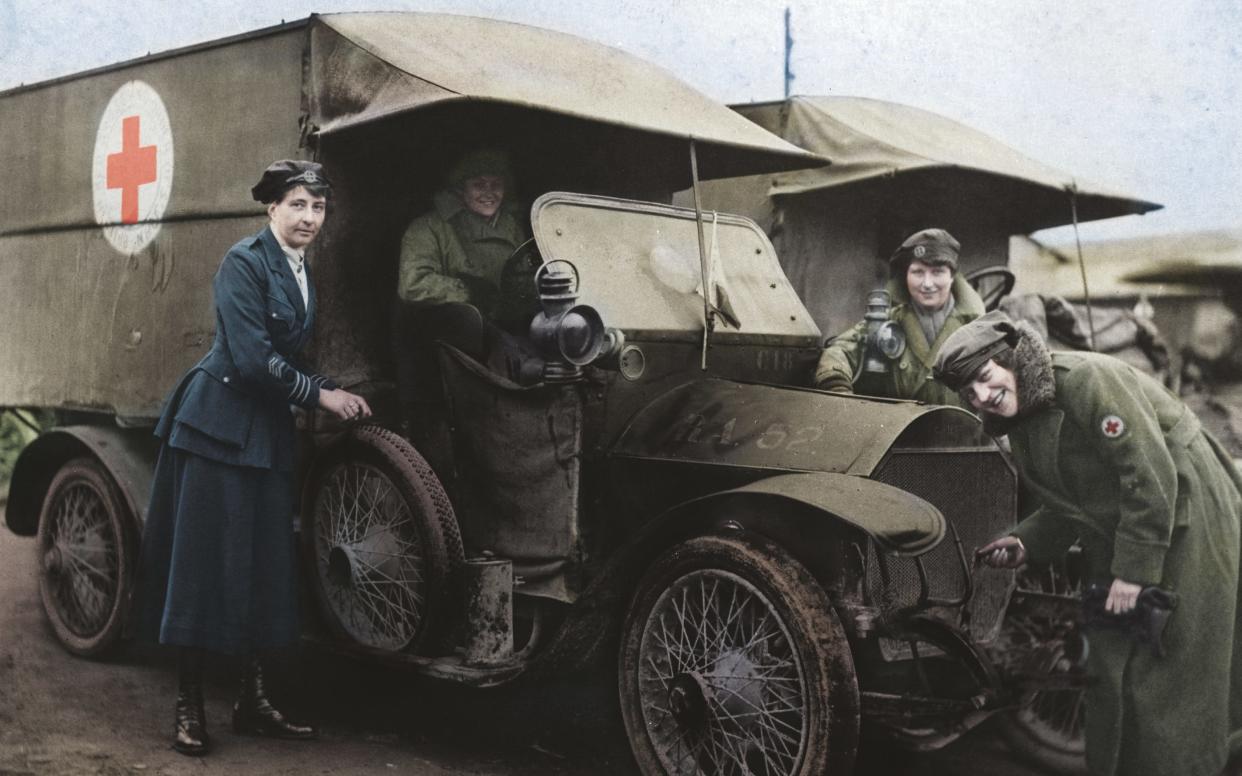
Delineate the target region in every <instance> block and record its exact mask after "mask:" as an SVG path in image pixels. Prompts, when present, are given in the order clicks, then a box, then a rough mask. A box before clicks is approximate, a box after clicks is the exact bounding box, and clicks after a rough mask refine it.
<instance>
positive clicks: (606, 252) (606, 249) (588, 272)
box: [532, 193, 820, 342]
mask: <svg viewBox="0 0 1242 776" xmlns="http://www.w3.org/2000/svg"><path fill="white" fill-rule="evenodd" d="M703 220H704V224H703V237H704V243H705V246H706V249H707V251H708V258H709V261H708V265H709V271H708V278H707V286H708V288H709V289H710V291H709V293H708V299H709V301H710V302H711V304H712V307H713V308H714V310H715V317H716V326H715V330H716V332H717V334H718V335H719V337H720V338H721V339H722V340H725V341H727V340H729V339H732V338H735V337H736V336H738V335H764V336H766V337H775V338H780V339H785V338H793V339H798V340H802V339H806V340H807V341H815V342H818V341H819V339H820V333H819V329H818V328H817V327H816V326H815V323H814V322H813V321H812V320H811V316H810V314H809V313H807V311H806V308H805V307H803V305H802V302H801V301H800V300H799V299H798V296H797V294H796V293H795V292H794V290H793V288H792V287H791V286H790V285H789V281H788V279H786V277H785V274H784V272H783V271H782V270H781V267H780V264H779V263H778V262H777V260H776V255H775V252H774V251H773V249H772V244H771V243H770V242H769V241H768V239H767V236H766V235H764V234H763V232H762V231H761V230H760V229H759V227H758V226H756V225H755V223H754V222H753V221H750V220H749V219H745V218H741V217H739V216H733V215H725V214H716V213H713V212H707V213H705V214H704V219H703ZM532 223H533V225H534V232H535V238H536V240H537V241H538V243H539V249H540V251H541V252H542V254H543V257H544V259H545V260H546V261H552V260H556V259H562V260H566V261H570V262H572V263H573V264H574V266H575V267H577V269H578V273H579V275H580V278H581V289H580V300H579V301H581V302H582V303H584V304H589V305H592V306H594V307H595V308H596V309H597V310H599V312H600V314H601V315H602V316H603V318H604V321H605V322H606V323H607V324H608V325H609V326H615V327H617V328H620V329H623V330H625V331H626V332H627V333H629V334H630V335H631V336H635V335H637V336H650V337H659V338H671V339H683V338H690V337H698V336H701V332H702V330H703V277H702V275H703V273H702V270H701V266H700V259H699V246H698V228H697V225H696V224H695V217H694V211H693V210H689V209H686V208H678V207H672V206H668V205H655V204H651V203H640V202H630V201H625V200H617V199H610V198H606V197H593V196H586V195H579V194H561V193H552V194H547V195H544V196H543V197H540V198H539V200H537V201H536V202H535V205H534V207H533V208H532Z"/></svg>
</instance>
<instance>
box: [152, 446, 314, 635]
mask: <svg viewBox="0 0 1242 776" xmlns="http://www.w3.org/2000/svg"><path fill="white" fill-rule="evenodd" d="M296 557H297V555H296V552H295V549H294V538H293V493H292V488H291V478H290V474H289V472H282V471H276V470H272V469H263V468H255V467H248V466H235V465H230V464H224V463H220V462H218V461H212V460H210V459H207V458H204V457H202V456H199V455H195V454H194V453H190V452H187V451H185V450H181V449H178V448H176V447H172V446H170V445H168V444H164V445H162V446H161V447H160V453H159V459H158V461H157V463H156V465H155V481H154V483H153V485H152V489H151V503H150V507H149V508H148V510H147V519H146V525H145V527H144V529H143V543H142V559H141V566H140V568H139V574H138V587H137V590H136V601H135V604H136V606H135V619H134V622H135V630H136V635H137V636H138V637H139V638H143V639H146V640H150V641H158V642H159V643H161V644H174V645H179V646H187V647H201V648H204V649H209V650H211V651H213V652H221V653H225V654H232V655H242V654H248V653H252V652H255V651H257V650H267V649H277V648H280V647H285V646H288V645H290V644H292V643H294V642H295V641H296V640H297V638H298V598H297V567H296Z"/></svg>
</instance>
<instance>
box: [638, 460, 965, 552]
mask: <svg viewBox="0 0 1242 776" xmlns="http://www.w3.org/2000/svg"><path fill="white" fill-rule="evenodd" d="M741 494H756V495H764V496H773V497H776V498H780V499H786V500H789V501H793V502H796V503H799V504H802V505H804V506H808V507H810V508H812V509H814V510H815V511H817V512H821V513H826V514H827V515H830V516H832V517H834V518H836V519H838V520H841V521H844V522H845V523H847V524H849V525H850V526H853V527H854V528H857V529H859V530H861V531H863V532H865V533H866V534H867V535H868V536H870V537H871V538H873V539H874V540H875V542H876V544H877V545H879V546H880V548H881V549H883V550H886V551H888V552H891V553H896V554H900V555H918V554H921V553H924V552H926V551H927V550H930V549H932V548H933V547H935V546H936V545H937V544H939V543H940V540H941V539H943V538H944V534H945V519H944V515H943V514H942V513H941V512H940V510H939V509H937V508H936V507H934V506H932V505H931V504H930V503H928V502H927V501H924V500H923V499H921V498H919V497H918V496H915V495H913V494H912V493H908V492H906V491H904V490H901V489H900V488H895V487H893V486H892V485H885V484H884V483H882V482H876V481H875V480H868V479H865V478H863V477H854V476H851V475H848V474H837V473H834V472H796V473H791V474H778V475H776V476H774V477H765V478H763V479H761V480H755V481H754V482H751V483H747V484H746V485H742V486H740V487H737V488H731V489H729V490H722V491H717V492H715V493H709V494H707V495H705V496H699V497H698V498H694V499H691V500H690V501H687V502H684V503H682V504H678V505H677V506H675V507H673V508H672V509H670V510H668V511H667V512H666V513H665V514H664V515H661V517H660V518H659V519H658V520H657V523H662V522H664V521H665V520H666V519H669V518H671V517H672V515H674V514H676V513H680V512H682V511H684V510H687V509H696V510H697V509H701V508H702V507H704V506H707V505H709V504H710V502H712V501H714V500H719V501H723V500H726V499H729V498H733V497H735V496H738V495H741Z"/></svg>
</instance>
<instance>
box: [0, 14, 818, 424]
mask: <svg viewBox="0 0 1242 776" xmlns="http://www.w3.org/2000/svg"><path fill="white" fill-rule="evenodd" d="M451 102H475V103H480V102H486V103H495V104H506V105H513V106H518V107H519V108H520V109H523V110H529V111H534V112H547V113H549V114H556V115H564V116H573V117H576V119H579V120H581V122H582V123H583V126H607V127H612V128H613V131H614V134H612V135H610V137H613V138H614V141H615V140H617V139H618V138H621V139H623V138H624V133H637V135H641V136H642V137H645V138H653V139H656V140H657V141H660V142H666V143H678V144H681V145H682V146H688V140H689V139H691V138H693V139H695V140H696V141H697V143H698V148H699V158H700V168H701V174H702V175H703V176H704V177H709V176H720V175H731V174H737V173H738V172H745V173H756V172H760V171H763V170H774V169H791V168H795V167H799V166H808V165H816V166H818V165H822V164H823V163H824V161H825V160H824V159H823V158H822V157H817V156H814V155H812V154H808V153H807V152H805V151H802V150H800V149H797V148H795V147H793V146H791V145H789V144H788V143H786V142H784V141H782V140H781V139H779V138H777V137H775V136H773V135H771V134H769V133H767V132H765V131H764V130H762V129H761V128H759V127H757V126H754V125H753V124H751V123H750V122H747V121H746V120H744V119H742V118H741V117H740V116H737V115H736V114H734V113H733V112H732V111H730V110H729V109H727V108H726V107H724V106H723V105H720V104H717V103H714V102H712V101H711V100H709V99H708V98H706V97H704V96H703V95H701V94H700V93H698V92H696V91H695V90H693V89H691V88H690V87H688V86H686V85H685V84H684V83H682V82H680V81H678V80H677V79H675V78H673V77H672V76H671V75H669V74H667V73H665V72H664V71H661V70H659V69H658V68H655V67H653V66H651V65H648V64H646V63H643V62H642V61H640V60H638V59H636V58H634V57H631V56H629V55H626V54H624V53H622V52H620V51H617V50H615V49H612V48H609V47H606V46H602V45H599V44H595V43H590V42H588V41H584V40H580V39H577V38H574V37H572V36H568V35H562V34H558V33H551V32H547V31H543V30H538V29H535V28H530V27H525V26H522V25H516V24H509V23H504V22H495V21H489V20H485V19H473V18H467V17H446V16H439V15H434V14H343V15H334V16H324V17H317V16H315V17H311V18H310V19H307V20H303V21H301V22H296V23H293V24H287V25H281V26H279V27H273V28H270V29H266V30H259V31H256V32H253V33H248V34H246V35H241V36H237V37H233V38H227V39H222V40H218V41H212V42H209V43H205V44H201V45H197V46H191V47H188V48H184V49H179V50H175V51H170V52H166V53H162V54H157V55H154V56H149V57H144V58H142V59H138V60H134V61H131V62H126V63H122V64H118V65H114V66H110V67H105V68H100V69H98V70H93V71H88V72H85V73H80V74H76V75H72V76H67V77H64V78H59V79H55V80H53V81H48V82H45V83H41V84H34V85H30V86H23V87H19V88H17V89H12V90H9V91H7V92H3V93H0V128H3V129H4V131H5V132H6V138H7V140H6V142H5V143H4V144H3V145H0V169H4V171H5V178H4V180H3V181H0V212H3V213H4V220H3V222H2V223H0V331H2V332H3V333H4V336H3V337H0V376H2V377H3V379H2V380H0V406H45V407H56V406H63V407H78V408H96V409H99V410H102V411H106V412H114V413H116V414H118V415H121V416H127V417H129V418H133V419H136V420H139V421H140V420H142V419H149V418H152V417H154V416H155V415H156V414H158V412H159V408H160V404H161V401H162V399H163V397H164V394H165V392H166V391H167V390H168V389H169V388H170V387H171V386H172V384H173V382H174V381H175V380H176V378H177V376H178V375H179V374H181V373H182V372H183V371H184V370H185V369H186V368H188V367H189V366H190V365H191V364H193V363H194V361H195V360H197V359H198V358H199V357H200V356H201V355H202V354H203V353H204V352H205V351H206V349H207V347H208V345H209V344H210V342H211V338H212V336H213V329H214V325H215V321H214V314H213V310H212V306H211V291H210V289H211V278H212V276H213V275H214V273H215V270H216V267H217V266H218V264H219V261H220V258H221V256H223V254H224V252H225V251H226V250H227V249H228V247H229V246H230V245H232V244H233V243H234V242H236V241H237V240H238V239H240V238H241V237H243V236H245V235H247V234H250V233H253V232H255V231H257V230H258V229H260V228H261V227H262V226H263V224H264V223H265V220H266V219H265V215H264V212H263V208H262V207H260V206H259V205H258V204H257V203H255V202H253V201H251V198H250V193H249V189H250V187H251V186H252V185H253V183H254V182H255V180H256V179H257V176H258V174H259V172H260V171H261V170H262V169H263V168H264V167H265V166H266V165H267V164H268V163H270V162H271V161H273V160H275V159H280V158H291V157H307V156H311V155H313V148H314V147H315V145H316V143H317V141H318V133H325V134H326V135H327V136H329V137H331V138H333V142H335V143H337V144H338V146H339V145H340V144H346V145H347V144H348V143H349V139H350V133H349V132H348V130H349V129H350V128H352V127H355V126H363V125H374V124H376V123H379V122H381V121H382V120H383V119H384V118H385V117H388V116H395V115H398V114H400V115H407V116H408V115H410V114H411V113H415V112H418V111H420V110H423V109H426V108H429V107H433V106H437V105H442V104H445V103H451ZM617 133H620V134H617ZM627 154H628V155H629V156H627ZM638 154H639V152H638V150H637V149H631V148H630V147H628V146H627V145H626V144H624V143H618V148H617V150H616V152H615V153H614V159H615V160H616V163H617V164H618V165H624V164H631V165H640V164H642V163H643V160H641V159H639V158H636V157H637V156H638ZM326 161H327V163H328V164H329V168H330V170H329V172H331V159H328V160H326ZM335 217H336V219H337V221H338V222H339V220H340V218H348V217H349V213H348V212H344V213H338V214H337V215H336V216H335ZM340 226H341V225H340V224H339V223H338V224H337V225H336V226H335V227H334V226H333V225H332V224H331V223H330V224H329V226H328V227H326V228H325V232H326V233H327V232H329V231H330V230H331V229H333V228H336V229H337V230H338V231H341V230H340ZM343 233H345V234H348V230H344V232H343ZM321 242H325V241H321ZM326 245H327V246H329V247H325V246H324V245H319V246H316V248H317V249H318V250H317V251H312V253H313V254H315V253H318V254H319V255H313V259H314V263H315V264H316V268H317V270H318V271H317V280H316V282H317V287H318V289H319V294H320V298H321V301H323V302H325V304H324V305H323V307H321V313H320V316H319V322H320V337H321V338H322V336H323V327H324V326H325V325H327V327H328V331H329V332H330V335H335V333H336V332H337V331H340V330H342V329H343V328H348V329H350V330H351V331H355V332H357V331H361V332H363V334H364V335H365V336H371V335H372V333H373V331H381V330H383V329H384V327H383V326H382V325H380V324H375V325H372V326H369V327H358V326H355V325H354V324H355V321H354V320H352V319H350V320H348V321H346V322H345V323H344V324H342V325H337V326H333V321H332V320H331V318H332V317H333V316H334V315H338V314H339V311H340V310H341V309H342V304H341V303H340V300H337V303H336V304H335V305H334V304H333V300H334V296H338V295H336V294H334V289H333V287H332V284H333V283H334V282H335V279H336V278H339V277H340V276H341V275H342V274H343V273H341V272H336V273H334V272H332V271H331V268H332V266H333V264H334V263H335V262H338V261H343V260H344V259H338V258H337V257H336V256H335V255H333V254H332V251H333V250H334V249H335V248H334V247H331V246H333V245H334V243H332V241H331V240H328V241H326ZM335 245H336V246H337V247H340V241H337V243H336V244H335ZM344 247H346V248H348V247H349V246H344ZM385 258H386V259H390V260H394V261H395V258H394V257H385ZM382 274H383V273H382V272H381V273H377V274H375V275H374V277H376V278H379V277H380V275H382ZM376 282H377V283H378V281H376ZM388 297H389V294H388V292H386V291H385V292H383V293H381V291H376V292H375V299H368V300H367V301H368V302H369V303H370V304H369V306H368V311H369V312H367V313H366V314H368V315H374V312H373V311H374V310H375V309H386V307H383V306H381V307H379V308H376V307H375V306H374V302H375V301H376V300H380V299H381V298H382V301H384V302H386V301H387V299H388ZM354 312H355V313H357V311H354ZM357 314H358V315H362V314H363V313H357ZM346 344H347V345H351V346H352V343H346ZM368 358H369V359H370V360H369V362H368V363H365V364H363V365H362V370H363V371H366V370H367V369H369V368H371V367H372V366H373V364H374V361H375V359H373V358H370V356H368ZM332 366H333V365H331V364H329V365H328V368H329V369H331V367H332ZM350 366H351V368H352V367H353V366H354V365H350Z"/></svg>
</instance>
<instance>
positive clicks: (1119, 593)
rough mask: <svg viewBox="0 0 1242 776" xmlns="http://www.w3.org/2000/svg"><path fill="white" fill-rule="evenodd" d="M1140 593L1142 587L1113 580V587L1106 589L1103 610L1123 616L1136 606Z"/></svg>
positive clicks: (1122, 580) (1120, 580)
mask: <svg viewBox="0 0 1242 776" xmlns="http://www.w3.org/2000/svg"><path fill="white" fill-rule="evenodd" d="M1141 592H1143V586H1142V585H1136V584H1134V583H1133V582H1127V581H1125V580H1124V579H1114V580H1113V586H1112V587H1110V588H1109V589H1108V600H1106V601H1105V602H1104V609H1105V610H1106V611H1109V612H1112V613H1114V614H1125V613H1126V612H1128V611H1130V610H1131V609H1133V608H1134V607H1135V606H1137V605H1138V596H1139V593H1141Z"/></svg>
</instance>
